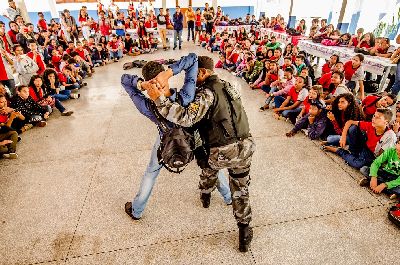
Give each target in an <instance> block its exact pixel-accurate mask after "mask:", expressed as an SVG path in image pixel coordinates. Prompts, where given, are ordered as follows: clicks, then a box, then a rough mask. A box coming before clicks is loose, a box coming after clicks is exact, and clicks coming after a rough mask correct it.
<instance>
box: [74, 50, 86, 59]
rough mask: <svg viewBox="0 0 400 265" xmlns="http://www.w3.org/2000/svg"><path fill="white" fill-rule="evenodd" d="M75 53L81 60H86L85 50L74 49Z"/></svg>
mask: <svg viewBox="0 0 400 265" xmlns="http://www.w3.org/2000/svg"><path fill="white" fill-rule="evenodd" d="M75 52H77V53H78V54H79V56H80V57H81V58H82V59H83V60H86V58H85V50H84V49H82V50H78V49H75Z"/></svg>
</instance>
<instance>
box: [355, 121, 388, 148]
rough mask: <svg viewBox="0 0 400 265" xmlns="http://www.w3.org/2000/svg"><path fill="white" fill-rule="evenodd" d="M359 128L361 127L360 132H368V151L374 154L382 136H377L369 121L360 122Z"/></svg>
mask: <svg viewBox="0 0 400 265" xmlns="http://www.w3.org/2000/svg"><path fill="white" fill-rule="evenodd" d="M358 126H359V127H360V130H362V131H364V132H366V134H367V142H366V144H367V147H368V149H369V150H370V151H371V152H372V153H374V152H375V147H376V145H377V144H378V142H379V140H380V139H381V138H382V136H383V134H382V135H376V131H375V128H374V127H372V122H368V121H360V122H359V123H358Z"/></svg>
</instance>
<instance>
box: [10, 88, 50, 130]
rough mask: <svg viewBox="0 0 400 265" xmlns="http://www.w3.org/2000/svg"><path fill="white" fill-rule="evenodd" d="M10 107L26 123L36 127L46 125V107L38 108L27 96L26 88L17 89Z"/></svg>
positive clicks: (47, 114) (47, 116) (27, 90)
mask: <svg viewBox="0 0 400 265" xmlns="http://www.w3.org/2000/svg"><path fill="white" fill-rule="evenodd" d="M11 107H12V108H13V109H14V110H15V111H17V112H19V113H21V114H22V115H23V116H24V117H25V119H26V121H27V123H30V124H33V125H35V126H38V127H44V126H46V125H47V123H46V120H47V119H48V118H49V115H50V113H49V112H48V109H47V107H42V106H40V105H39V104H38V103H37V102H35V101H34V100H33V99H32V98H31V96H29V88H28V87H27V86H18V87H17V95H15V96H14V97H13V98H12V100H11Z"/></svg>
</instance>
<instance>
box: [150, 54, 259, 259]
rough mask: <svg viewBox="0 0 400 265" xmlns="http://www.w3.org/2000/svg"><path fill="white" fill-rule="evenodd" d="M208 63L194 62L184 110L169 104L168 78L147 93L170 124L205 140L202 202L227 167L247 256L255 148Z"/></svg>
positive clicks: (241, 114) (230, 90) (236, 103)
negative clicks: (192, 89) (195, 131)
mask: <svg viewBox="0 0 400 265" xmlns="http://www.w3.org/2000/svg"><path fill="white" fill-rule="evenodd" d="M213 65H214V63H213V60H212V59H211V58H210V57H207V56H199V57H198V67H199V73H198V76H197V82H196V83H197V86H198V87H199V89H198V90H197V91H196V96H195V99H194V101H193V102H192V103H191V104H189V106H188V107H183V106H181V105H179V103H176V102H173V101H171V100H169V99H168V98H167V97H165V95H167V91H166V90H165V89H164V86H166V85H167V83H168V77H166V76H163V74H161V75H159V76H157V78H156V79H155V80H154V85H153V86H151V87H150V88H149V89H148V90H147V93H148V95H149V97H150V98H151V99H152V100H153V101H154V102H155V104H156V106H157V109H158V111H159V112H160V114H161V115H162V116H164V117H165V118H166V119H168V120H169V121H171V122H173V123H175V124H179V125H181V126H183V127H194V128H197V129H198V130H199V131H200V135H201V136H202V138H204V139H205V140H204V141H205V146H206V152H207V154H208V156H207V157H208V159H207V161H206V163H205V166H203V167H202V173H201V176H200V184H199V186H200V190H201V200H202V201H206V200H209V198H210V194H211V192H212V190H213V189H214V187H215V182H216V181H217V173H218V170H221V169H224V168H227V169H228V172H229V183H230V189H231V193H232V206H233V214H234V216H235V218H236V221H237V224H238V227H239V250H240V251H242V252H246V251H248V248H249V245H250V242H251V240H252V237H253V231H252V229H251V227H250V226H249V223H250V221H251V207H250V200H249V191H248V186H249V184H250V176H249V172H250V165H251V159H252V155H253V153H254V150H255V143H254V141H253V138H252V137H251V134H250V132H249V125H248V120H247V116H246V112H245V111H244V109H243V106H242V103H241V100H240V93H239V92H238V91H237V90H236V88H235V87H232V86H230V84H227V83H226V82H224V81H222V80H220V79H219V78H218V76H217V75H216V74H214V73H213Z"/></svg>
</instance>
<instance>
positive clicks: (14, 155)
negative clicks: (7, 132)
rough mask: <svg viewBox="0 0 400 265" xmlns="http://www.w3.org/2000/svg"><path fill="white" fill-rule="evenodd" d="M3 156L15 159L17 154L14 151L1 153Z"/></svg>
mask: <svg viewBox="0 0 400 265" xmlns="http://www.w3.org/2000/svg"><path fill="white" fill-rule="evenodd" d="M3 157H4V158H6V159H17V158H18V155H17V154H16V153H9V154H3Z"/></svg>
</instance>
